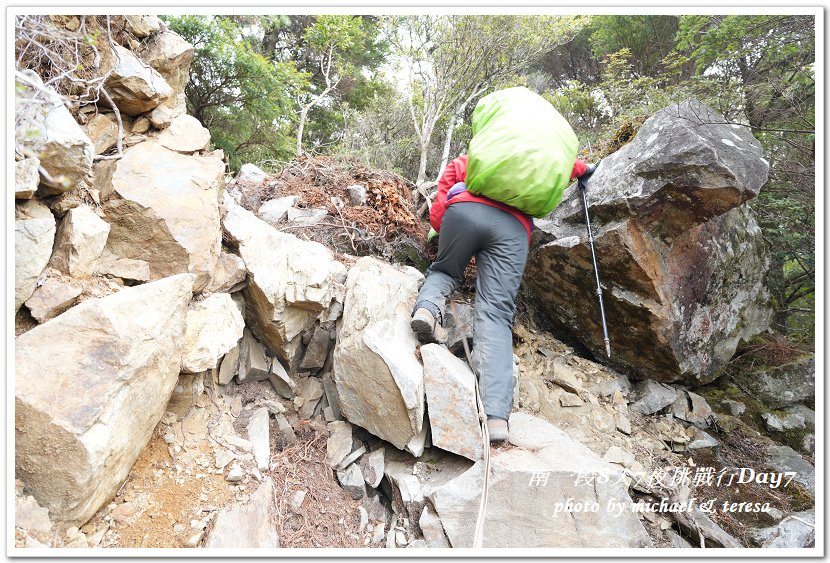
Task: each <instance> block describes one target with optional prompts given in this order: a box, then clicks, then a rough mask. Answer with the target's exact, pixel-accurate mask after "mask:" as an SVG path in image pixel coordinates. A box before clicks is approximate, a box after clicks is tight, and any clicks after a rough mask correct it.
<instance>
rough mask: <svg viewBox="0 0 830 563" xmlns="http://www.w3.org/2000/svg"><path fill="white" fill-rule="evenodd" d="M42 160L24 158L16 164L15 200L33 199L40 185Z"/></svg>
mask: <svg viewBox="0 0 830 563" xmlns="http://www.w3.org/2000/svg"><path fill="white" fill-rule="evenodd" d="M38 166H40V160H39V159H37V158H24V159H23V160H19V161H17V162H15V163H14V197H15V199H32V198H33V197H35V192H37V185H38V184H39V183H40V173H39V172H38Z"/></svg>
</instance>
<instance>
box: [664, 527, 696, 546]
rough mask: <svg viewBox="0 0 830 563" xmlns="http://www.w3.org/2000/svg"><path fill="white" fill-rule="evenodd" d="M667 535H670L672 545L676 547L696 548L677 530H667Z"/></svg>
mask: <svg viewBox="0 0 830 563" xmlns="http://www.w3.org/2000/svg"><path fill="white" fill-rule="evenodd" d="M666 535H668V536H669V539H670V540H671V546H672V548H674V549H689V548H692V549H694V546H693V545H692V544H690V543H689V542H688V541H686V540H685V539H684V538H683V536H681V535H680V534H678V533H677V532H675V531H674V530H666Z"/></svg>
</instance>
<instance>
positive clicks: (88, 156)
mask: <svg viewBox="0 0 830 563" xmlns="http://www.w3.org/2000/svg"><path fill="white" fill-rule="evenodd" d="M14 102H15V104H14V105H15V127H14V136H15V143H17V144H19V145H21V146H23V147H24V149H25V150H26V152H27V155H26V156H35V157H37V158H38V159H40V165H41V167H43V169H44V170H45V171H46V173H47V174H48V175H49V176H50V177H51V181H50V180H48V179H46V178H44V179H43V182H42V184H41V188H40V189H41V191H42V192H43V194H44V195H47V196H49V195H57V194H60V193H63V192H65V191H69V190H71V189H74V188H75V187H76V186H78V184H80V183H81V181H83V180H84V179H85V178H86V177H87V176H89V175H91V173H92V157H93V155H94V153H95V148H94V146H93V144H92V141H90V140H89V137H87V135H86V133H84V130H83V129H82V128H81V126H80V125H78V123H77V122H76V121H75V118H73V117H72V114H71V113H69V110H68V109H66V106H64V104H63V100H62V99H61V97H60V96H58V94H57V92H55V91H54V90H53V89H52V88H51V87H48V86H44V85H43V81H42V80H41V79H40V77H39V76H38V75H37V73H35V72H34V71H31V70H26V71H22V72H15V99H14Z"/></svg>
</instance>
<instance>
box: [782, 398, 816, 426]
mask: <svg viewBox="0 0 830 563" xmlns="http://www.w3.org/2000/svg"><path fill="white" fill-rule="evenodd" d="M784 412H786V413H787V414H788V415H798V416H799V417H801V418H803V419H804V427H805V428H807V430H810V431H813V430H815V429H816V411H814V410H813V409H811V408H809V407H807V406H805V405H800V404H799V405H792V406H791V407H787V408H785V409H784Z"/></svg>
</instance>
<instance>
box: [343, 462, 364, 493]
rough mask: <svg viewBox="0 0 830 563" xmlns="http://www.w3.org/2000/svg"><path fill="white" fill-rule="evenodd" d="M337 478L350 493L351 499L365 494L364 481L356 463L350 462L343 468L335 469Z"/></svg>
mask: <svg viewBox="0 0 830 563" xmlns="http://www.w3.org/2000/svg"><path fill="white" fill-rule="evenodd" d="M337 480H338V481H340V486H341V487H343V489H345V490H346V491H347V492H348V493H349V494H351V495H352V498H353V499H355V500H359V499H362V498H363V497H365V496H366V482H365V481H364V480H363V474H362V473H361V472H360V467H358V465H357V464H356V463H353V464H351V465H350V466H349V467H347V468H346V469H344V470H341V471H337Z"/></svg>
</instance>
